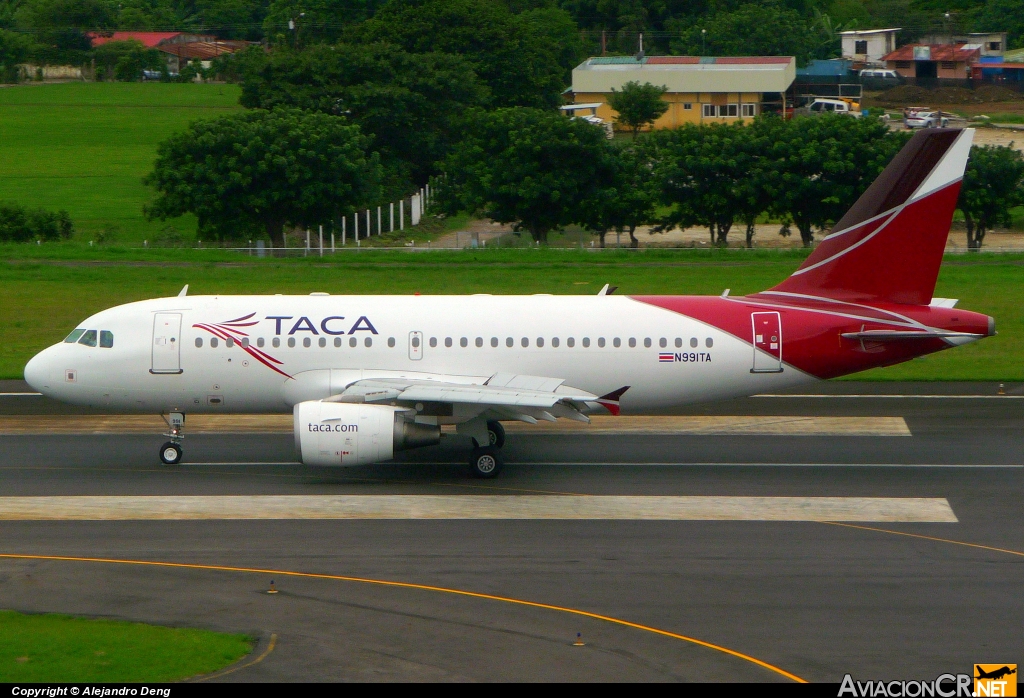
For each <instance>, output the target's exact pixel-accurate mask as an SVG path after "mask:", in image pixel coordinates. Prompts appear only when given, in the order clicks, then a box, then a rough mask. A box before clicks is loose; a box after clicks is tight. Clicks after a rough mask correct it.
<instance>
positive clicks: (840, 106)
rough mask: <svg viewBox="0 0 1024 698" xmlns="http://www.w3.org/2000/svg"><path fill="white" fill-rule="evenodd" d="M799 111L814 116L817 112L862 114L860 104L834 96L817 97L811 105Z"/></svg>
mask: <svg viewBox="0 0 1024 698" xmlns="http://www.w3.org/2000/svg"><path fill="white" fill-rule="evenodd" d="M799 111H800V112H801V113H804V114H810V115H812V116H813V115H816V114H826V113H829V112H832V113H834V114H849V115H851V116H860V104H858V103H857V102H854V101H850V100H845V99H838V98H833V97H817V98H815V100H814V101H813V102H811V103H810V105H808V106H807V107H804V108H803V109H801V110H799Z"/></svg>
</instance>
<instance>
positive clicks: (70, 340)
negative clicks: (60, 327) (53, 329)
mask: <svg viewBox="0 0 1024 698" xmlns="http://www.w3.org/2000/svg"><path fill="white" fill-rule="evenodd" d="M83 334H85V330H74V331H73V332H72V333H71V334H69V335H68V338H67V339H65V340H64V343H65V344H74V343H75V342H77V341H78V338H79V337H81V336H82V335H83Z"/></svg>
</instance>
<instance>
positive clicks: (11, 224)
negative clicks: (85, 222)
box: [0, 203, 75, 242]
mask: <svg viewBox="0 0 1024 698" xmlns="http://www.w3.org/2000/svg"><path fill="white" fill-rule="evenodd" d="M74 232H75V226H74V225H73V224H72V223H71V216H70V215H68V212H67V211H63V210H61V211H57V212H53V211H47V210H46V209H42V208H37V209H26V208H25V207H24V206H21V205H20V204H16V203H3V204H0V242H31V241H33V240H67V239H68V238H70V237H71V236H72V235H73V234H74Z"/></svg>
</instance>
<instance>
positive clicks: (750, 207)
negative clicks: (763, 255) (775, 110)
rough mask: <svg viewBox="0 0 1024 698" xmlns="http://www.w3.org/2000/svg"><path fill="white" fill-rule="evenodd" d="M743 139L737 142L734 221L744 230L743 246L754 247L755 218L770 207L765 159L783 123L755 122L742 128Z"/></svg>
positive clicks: (770, 177)
mask: <svg viewBox="0 0 1024 698" xmlns="http://www.w3.org/2000/svg"><path fill="white" fill-rule="evenodd" d="M746 128H747V131H746V132H745V136H746V138H744V139H742V141H741V142H740V148H741V150H742V154H743V157H742V164H741V167H742V168H743V172H742V173H741V175H740V179H739V182H737V187H736V217H737V218H739V219H740V220H741V221H743V223H744V224H745V226H746V235H745V240H746V245H747V247H748V248H750V247H753V246H754V233H755V226H756V224H757V219H758V217H759V216H760V215H761V214H762V213H765V212H767V211H770V210H771V209H772V205H773V204H774V193H773V187H772V183H773V178H774V172H773V168H772V164H771V162H770V161H769V159H768V154H769V151H770V148H771V145H772V144H773V143H774V142H775V141H776V139H777V138H778V133H779V131H780V130H781V129H782V128H785V122H783V121H782V120H781V119H777V118H760V119H755V120H754V123H753V124H750V125H749V126H747V127H746Z"/></svg>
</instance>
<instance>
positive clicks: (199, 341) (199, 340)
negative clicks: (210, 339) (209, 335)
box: [196, 337, 203, 349]
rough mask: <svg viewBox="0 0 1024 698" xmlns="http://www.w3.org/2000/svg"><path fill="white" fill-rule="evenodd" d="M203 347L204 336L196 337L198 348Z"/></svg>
mask: <svg viewBox="0 0 1024 698" xmlns="http://www.w3.org/2000/svg"><path fill="white" fill-rule="evenodd" d="M202 348H203V338H202V337H196V349H202Z"/></svg>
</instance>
